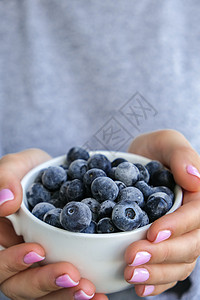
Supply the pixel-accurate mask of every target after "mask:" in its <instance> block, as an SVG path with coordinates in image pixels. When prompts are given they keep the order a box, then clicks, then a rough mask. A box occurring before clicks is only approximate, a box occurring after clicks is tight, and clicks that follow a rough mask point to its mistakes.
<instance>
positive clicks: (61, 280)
mask: <svg viewBox="0 0 200 300" xmlns="http://www.w3.org/2000/svg"><path fill="white" fill-rule="evenodd" d="M78 284H79V281H78V282H76V281H74V280H72V279H71V278H70V277H69V275H68V274H64V275H61V276H59V277H57V278H56V285H57V286H60V287H63V288H69V287H73V286H77V285H78Z"/></svg>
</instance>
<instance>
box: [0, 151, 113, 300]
mask: <svg viewBox="0 0 200 300" xmlns="http://www.w3.org/2000/svg"><path fill="white" fill-rule="evenodd" d="M50 158H51V157H50V156H49V155H48V154H47V153H45V152H44V151H42V150H39V149H29V150H25V151H22V152H19V153H16V154H9V155H6V156H4V157H3V158H1V160H0V245H2V246H4V247H5V250H2V251H0V289H1V291H2V292H3V293H4V294H5V295H6V296H7V297H9V298H10V299H14V300H22V299H41V300H46V299H47V300H51V299H52V300H54V299H59V300H62V299H63V300H64V299H65V300H66V299H67V300H72V299H95V300H106V299H108V298H107V297H106V296H105V295H103V294H95V286H94V285H93V284H92V283H91V282H90V281H88V280H87V279H83V278H81V277H80V274H79V272H78V270H77V269H76V268H75V267H74V266H73V265H72V264H70V263H69V262H59V263H55V264H49V265H45V266H38V265H34V263H37V262H39V261H42V260H43V259H44V258H45V251H44V249H43V248H42V247H41V246H40V245H39V244H36V243H24V242H23V238H22V237H21V236H17V235H16V233H15V231H14V229H13V227H12V224H11V222H10V221H9V220H8V219H6V218H5V216H7V215H10V214H12V213H14V212H16V211H17V210H18V208H19V207H20V204H21V201H22V187H21V183H20V181H21V179H22V178H23V177H24V175H25V174H26V173H27V172H28V171H29V170H30V169H32V168H33V167H34V166H36V165H38V164H40V163H42V162H44V161H46V160H49V159H50ZM32 265H33V266H34V267H31V266H32Z"/></svg>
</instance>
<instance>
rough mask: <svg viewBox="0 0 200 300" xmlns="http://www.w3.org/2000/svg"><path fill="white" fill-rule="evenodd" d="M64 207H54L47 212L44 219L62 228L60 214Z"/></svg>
mask: <svg viewBox="0 0 200 300" xmlns="http://www.w3.org/2000/svg"><path fill="white" fill-rule="evenodd" d="M61 211H62V209H61V208H54V209H51V210H49V211H48V212H46V214H45V215H44V217H43V221H44V222H45V223H47V224H49V225H51V226H55V227H58V228H62V225H61V224H60V214H61Z"/></svg>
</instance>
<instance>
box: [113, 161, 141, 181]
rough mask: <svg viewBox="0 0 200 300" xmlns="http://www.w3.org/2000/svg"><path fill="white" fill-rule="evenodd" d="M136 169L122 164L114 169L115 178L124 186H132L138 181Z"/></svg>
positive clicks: (128, 164) (127, 164)
mask: <svg viewBox="0 0 200 300" xmlns="http://www.w3.org/2000/svg"><path fill="white" fill-rule="evenodd" d="M139 174H140V172H139V170H138V168H137V167H136V166H135V165H134V164H132V163H130V162H123V163H121V164H119V165H118V166H117V167H116V170H115V178H116V180H120V181H122V182H123V183H124V184H125V185H126V186H132V185H133V184H134V183H135V182H136V181H138V179H139Z"/></svg>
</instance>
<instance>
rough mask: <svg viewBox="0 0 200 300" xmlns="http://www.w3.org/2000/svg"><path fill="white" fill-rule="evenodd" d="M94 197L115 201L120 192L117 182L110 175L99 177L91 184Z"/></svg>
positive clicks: (100, 199)
mask: <svg viewBox="0 0 200 300" xmlns="http://www.w3.org/2000/svg"><path fill="white" fill-rule="evenodd" d="M91 192H92V195H93V197H94V198H95V199H96V200H98V201H99V202H103V201H105V200H111V201H115V199H116V198H117V195H118V193H119V188H118V186H117V185H116V183H115V182H114V181H113V180H112V179H111V178H109V177H97V178H96V179H95V180H94V181H93V182H92V185H91Z"/></svg>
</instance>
